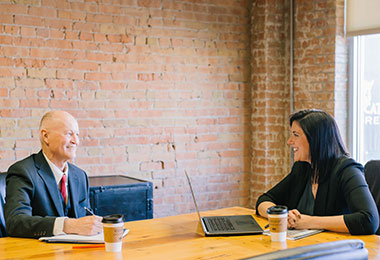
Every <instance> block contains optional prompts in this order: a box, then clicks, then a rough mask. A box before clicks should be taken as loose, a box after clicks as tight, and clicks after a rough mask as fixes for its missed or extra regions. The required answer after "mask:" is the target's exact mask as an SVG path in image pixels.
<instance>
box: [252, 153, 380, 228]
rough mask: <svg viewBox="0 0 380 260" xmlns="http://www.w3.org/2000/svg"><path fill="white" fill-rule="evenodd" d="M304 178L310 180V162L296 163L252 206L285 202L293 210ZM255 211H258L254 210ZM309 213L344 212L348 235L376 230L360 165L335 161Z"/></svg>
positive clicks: (373, 207)
mask: <svg viewBox="0 0 380 260" xmlns="http://www.w3.org/2000/svg"><path fill="white" fill-rule="evenodd" d="M308 181H311V166H310V164H309V163H307V162H296V163H295V164H294V165H293V168H292V171H291V172H290V174H288V175H287V176H286V177H285V178H284V179H283V180H282V181H281V182H279V183H278V184H277V185H276V186H274V187H273V188H272V189H270V190H269V191H268V192H266V193H264V194H263V195H261V196H260V197H259V199H258V200H257V203H256V209H257V208H258V206H259V204H260V203H262V202H264V201H271V202H273V203H274V204H276V205H285V206H287V207H288V209H289V210H291V209H296V208H297V205H298V202H299V200H300V198H301V196H302V193H303V192H304V190H305V185H306V183H307V182H308ZM256 213H257V214H259V212H258V211H257V210H256ZM313 215H314V216H337V215H344V216H343V218H344V222H345V224H346V226H347V228H348V230H349V231H350V233H351V234H352V235H366V234H374V233H375V232H376V230H377V228H378V226H379V215H378V211H377V208H376V204H375V202H374V200H373V198H372V195H371V193H370V191H369V189H368V185H367V183H366V181H365V179H364V175H363V166H362V165H361V164H359V163H356V162H355V161H354V160H352V159H350V158H347V157H341V158H339V159H337V160H336V162H335V163H334V165H333V167H332V169H331V171H330V172H329V173H328V175H327V176H326V177H325V178H324V180H321V181H319V183H318V191H317V195H316V198H315V204H314V214H313Z"/></svg>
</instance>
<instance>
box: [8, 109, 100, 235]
mask: <svg viewBox="0 0 380 260" xmlns="http://www.w3.org/2000/svg"><path fill="white" fill-rule="evenodd" d="M40 141H41V146H42V150H41V151H40V152H39V153H38V154H32V155H31V156H29V157H27V158H25V159H23V160H21V161H19V162H16V163H15V164H13V165H12V166H11V167H10V168H9V169H8V175H7V185H6V202H5V206H4V214H5V222H6V228H7V232H8V235H9V236H15V237H30V238H39V237H41V236H53V235H59V234H65V233H66V234H80V235H94V234H97V233H99V232H101V230H102V223H101V220H102V218H101V217H99V216H86V210H85V209H84V207H89V198H88V195H89V185H88V178H87V175H86V173H85V172H84V171H83V170H81V169H79V168H78V167H76V166H74V165H73V164H71V163H69V162H68V161H69V160H72V159H73V158H75V156H76V150H77V147H78V145H79V127H78V123H77V121H76V120H75V119H74V117H73V116H72V115H70V114H69V113H67V112H65V111H52V112H48V113H46V114H45V115H44V116H43V117H42V119H41V123H40Z"/></svg>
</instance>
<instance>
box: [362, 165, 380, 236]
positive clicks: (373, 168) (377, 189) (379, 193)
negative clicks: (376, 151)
mask: <svg viewBox="0 0 380 260" xmlns="http://www.w3.org/2000/svg"><path fill="white" fill-rule="evenodd" d="M364 175H365V179H366V181H367V183H368V187H369V190H370V191H371V193H372V197H373V199H374V200H375V203H376V206H377V211H378V212H379V214H380V160H372V161H368V162H367V163H366V164H365V166H364ZM376 235H380V228H378V229H377V231H376Z"/></svg>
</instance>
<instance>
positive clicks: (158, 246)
mask: <svg viewBox="0 0 380 260" xmlns="http://www.w3.org/2000/svg"><path fill="white" fill-rule="evenodd" d="M245 214H251V215H253V216H254V218H255V219H256V221H257V222H258V223H259V225H260V226H261V227H262V228H264V226H265V225H266V224H267V223H268V221H267V220H266V219H264V218H262V217H259V216H256V215H255V214H254V210H252V209H247V208H241V207H232V208H224V209H218V210H211V211H205V212H201V215H202V216H215V215H245ZM125 227H126V228H128V229H129V230H130V231H129V234H128V235H127V236H126V237H124V239H123V249H122V252H119V253H110V252H105V249H104V247H103V248H101V247H100V248H99V247H97V248H79V249H76V248H73V246H75V244H64V243H60V244H59V243H45V242H41V241H39V240H37V239H27V238H12V237H5V238H0V259H35V260H36V259H80V260H85V259H102V260H105V259H212V260H216V259H243V258H247V257H251V256H255V255H259V254H263V253H268V252H272V251H276V250H280V249H285V248H294V247H299V246H305V245H311V244H318V243H323V242H331V241H336V240H344V239H361V240H362V241H364V242H365V247H366V248H367V250H368V252H369V259H380V237H379V236H377V235H367V236H351V235H349V234H340V233H335V232H322V233H319V234H316V235H313V236H310V237H306V238H302V239H300V240H296V241H291V240H287V241H286V242H271V240H270V236H266V235H249V236H229V237H205V236H204V234H203V231H202V229H201V226H200V224H199V219H198V216H197V214H196V213H191V214H184V215H178V216H170V217H163V218H156V219H149V220H140V221H132V222H126V223H125Z"/></svg>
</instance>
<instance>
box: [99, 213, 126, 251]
mask: <svg viewBox="0 0 380 260" xmlns="http://www.w3.org/2000/svg"><path fill="white" fill-rule="evenodd" d="M102 223H103V234H104V242H105V244H106V251H107V252H120V251H121V247H122V241H121V240H122V239H123V229H124V221H123V215H121V214H114V215H108V216H104V217H103V220H102Z"/></svg>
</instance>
